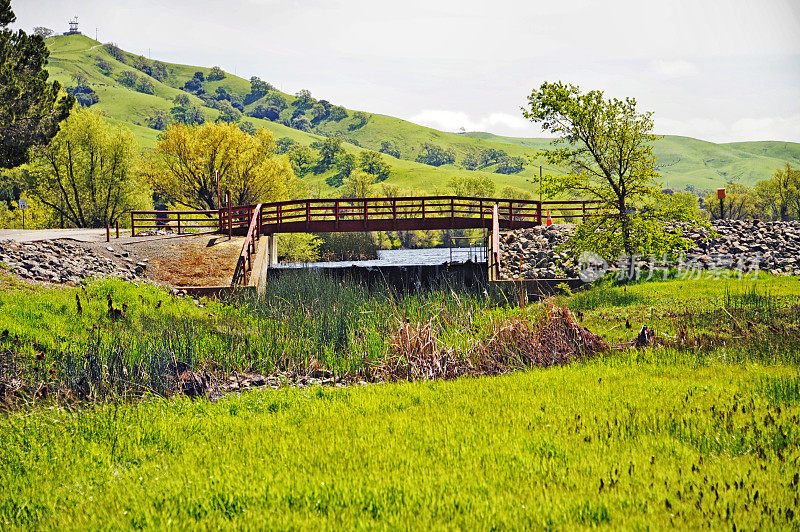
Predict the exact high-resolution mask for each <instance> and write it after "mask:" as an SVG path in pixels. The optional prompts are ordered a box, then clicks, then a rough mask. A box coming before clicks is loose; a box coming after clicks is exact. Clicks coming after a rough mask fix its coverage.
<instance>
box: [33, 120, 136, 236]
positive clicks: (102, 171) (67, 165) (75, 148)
mask: <svg viewBox="0 0 800 532" xmlns="http://www.w3.org/2000/svg"><path fill="white" fill-rule="evenodd" d="M138 161H139V147H138V145H137V144H136V139H135V138H134V136H133V134H132V133H131V132H130V130H128V129H127V128H125V127H123V126H113V125H110V124H109V123H108V122H106V120H105V119H104V118H103V117H102V115H100V114H98V113H95V112H93V111H90V110H88V109H80V110H77V111H74V112H73V113H72V115H71V116H70V117H69V118H68V119H67V121H66V122H65V123H64V125H63V126H62V127H61V131H59V133H58V135H56V136H55V137H54V138H53V140H52V142H51V143H50V144H49V145H48V146H47V147H45V148H38V149H37V150H35V152H34V158H33V160H32V161H31V168H30V171H29V172H28V173H27V176H26V180H27V183H26V185H27V190H28V192H29V193H30V194H31V195H33V196H35V197H36V198H37V199H38V200H39V201H40V202H41V203H42V204H44V205H46V206H47V207H49V208H50V209H52V210H53V211H54V212H55V213H58V214H59V215H63V216H64V218H65V219H66V220H68V221H69V223H70V225H72V226H73V227H105V226H106V224H110V225H114V223H115V222H116V221H117V220H119V219H120V217H121V216H123V215H124V214H125V213H127V212H128V211H129V210H131V209H135V208H147V207H148V206H149V199H148V197H149V192H148V190H147V188H146V187H144V186H143V184H142V183H141V182H140V181H139V179H138V178H137V165H138Z"/></svg>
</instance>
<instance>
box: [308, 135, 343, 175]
mask: <svg viewBox="0 0 800 532" xmlns="http://www.w3.org/2000/svg"><path fill="white" fill-rule="evenodd" d="M343 151H344V150H342V139H337V138H334V137H328V138H326V139H325V140H323V141H322V144H321V145H320V147H319V157H318V158H317V167H316V170H315V171H316V173H318V174H321V173H322V172H325V171H326V170H328V169H329V168H330V167H332V166H333V165H334V163H335V162H336V158H337V156H338V155H339V154H340V153H341V152H343Z"/></svg>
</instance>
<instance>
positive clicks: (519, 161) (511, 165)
mask: <svg viewBox="0 0 800 532" xmlns="http://www.w3.org/2000/svg"><path fill="white" fill-rule="evenodd" d="M524 166H525V159H523V158H522V157H503V158H502V159H500V162H498V164H497V169H496V170H495V172H497V173H498V174H518V173H520V172H522V170H523V169H524V168H523V167H524Z"/></svg>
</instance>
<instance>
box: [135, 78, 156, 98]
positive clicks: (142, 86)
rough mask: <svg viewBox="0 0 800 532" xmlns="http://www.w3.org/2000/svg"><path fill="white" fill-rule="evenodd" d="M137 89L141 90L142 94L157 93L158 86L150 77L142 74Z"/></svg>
mask: <svg viewBox="0 0 800 532" xmlns="http://www.w3.org/2000/svg"><path fill="white" fill-rule="evenodd" d="M136 90H138V91H139V92H141V93H142V94H155V93H156V86H155V85H154V84H153V82H152V81H150V78H148V77H147V76H142V77H141V78H139V85H138V86H137V88H136Z"/></svg>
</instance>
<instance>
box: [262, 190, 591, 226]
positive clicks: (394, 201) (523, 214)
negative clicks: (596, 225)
mask: <svg viewBox="0 0 800 532" xmlns="http://www.w3.org/2000/svg"><path fill="white" fill-rule="evenodd" d="M495 204H497V205H498V216H499V219H500V221H501V225H502V226H503V227H512V228H513V227H515V226H520V227H521V226H529V225H541V224H543V223H544V222H545V221H546V219H547V215H548V212H549V213H550V216H551V219H554V220H557V219H568V220H569V219H574V218H581V219H585V218H586V217H588V216H593V215H595V214H596V212H597V211H598V210H599V209H600V207H599V206H598V205H597V204H598V202H593V201H579V200H578V201H542V202H539V201H535V200H507V199H497V198H476V197H466V196H424V197H397V198H352V199H343V198H337V199H307V200H295V201H282V202H276V203H265V204H264V206H263V211H262V222H263V225H264V227H265V230H266V231H269V229H270V227H274V226H278V227H279V226H280V225H283V224H292V225H301V224H302V223H306V224H309V225H310V224H311V223H312V222H313V223H315V225H317V226H318V225H319V224H320V223H329V224H330V227H331V231H335V230H336V228H337V227H338V226H339V225H340V224H342V223H343V222H365V223H367V222H369V221H375V220H410V219H414V220H425V219H443V218H453V219H455V218H459V219H464V218H480V219H482V220H485V222H486V226H487V227H488V226H489V225H490V223H491V217H492V207H493V206H494V205H495Z"/></svg>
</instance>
